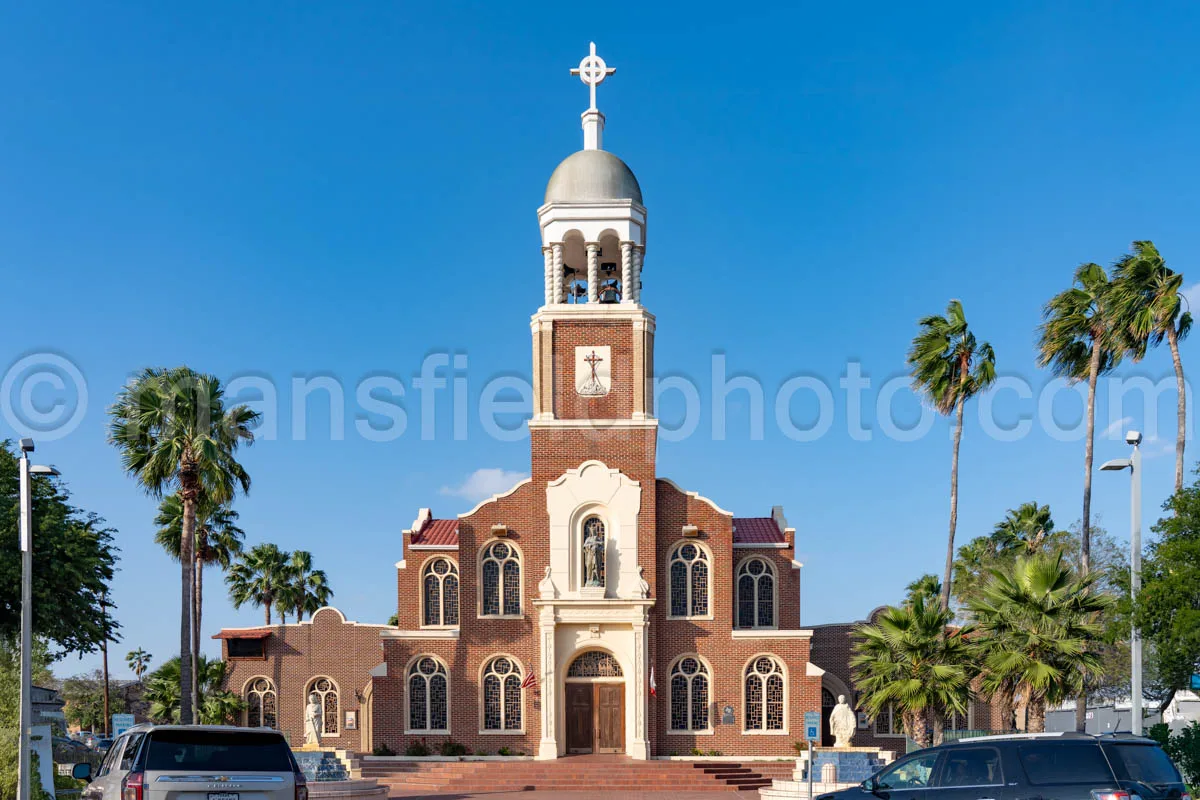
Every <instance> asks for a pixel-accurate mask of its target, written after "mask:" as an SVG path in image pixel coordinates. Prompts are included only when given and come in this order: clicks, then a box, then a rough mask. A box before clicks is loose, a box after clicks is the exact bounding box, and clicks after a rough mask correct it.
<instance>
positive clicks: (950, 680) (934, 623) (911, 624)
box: [850, 596, 972, 747]
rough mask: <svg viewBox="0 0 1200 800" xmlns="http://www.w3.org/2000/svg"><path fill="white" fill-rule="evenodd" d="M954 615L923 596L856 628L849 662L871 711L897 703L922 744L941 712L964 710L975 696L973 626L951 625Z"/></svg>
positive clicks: (912, 734) (875, 713) (907, 730)
mask: <svg viewBox="0 0 1200 800" xmlns="http://www.w3.org/2000/svg"><path fill="white" fill-rule="evenodd" d="M953 617H954V615H953V614H952V613H951V612H950V611H949V610H946V609H941V608H939V607H938V606H936V605H934V604H933V603H932V602H930V603H928V604H927V603H926V600H925V598H924V597H921V596H918V597H916V598H914V599H913V602H912V604H911V605H907V606H904V607H903V608H888V609H887V610H885V611H884V612H883V613H882V614H880V615H879V616H878V618H877V619H876V621H875V622H874V623H873V624H870V625H863V626H860V627H859V628H858V629H857V630H856V631H855V640H856V641H855V643H854V648H853V655H852V656H851V658H850V668H851V669H852V670H853V672H854V681H855V683H856V684H857V685H858V687H859V688H860V689H861V690H862V692H863V698H862V702H863V707H864V708H865V709H866V711H867V713H868V714H870V715H871V716H872V717H877V716H878V715H879V714H882V713H886V712H887V710H888V708H889V707H891V708H893V709H895V711H896V712H898V713H899V714H900V715H901V719H902V720H903V721H904V732H905V734H907V735H908V737H909V738H911V739H913V740H914V741H916V742H917V743H918V744H919V745H920V746H921V747H927V746H928V745H929V730H930V729H931V728H934V729H939V728H940V726H938V725H937V724H936V723H937V720H939V719H940V717H941V714H943V713H945V712H953V713H957V714H963V715H965V714H966V713H967V708H968V704H969V703H970V700H971V677H972V666H971V664H972V652H971V647H970V645H969V644H968V640H967V637H968V635H969V633H970V630H969V629H968V628H958V629H955V628H950V627H949V626H950V623H951V621H952V620H953ZM935 744H938V742H935Z"/></svg>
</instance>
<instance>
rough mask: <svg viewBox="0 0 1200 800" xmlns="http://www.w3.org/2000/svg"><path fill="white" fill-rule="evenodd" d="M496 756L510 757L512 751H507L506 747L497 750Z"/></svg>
mask: <svg viewBox="0 0 1200 800" xmlns="http://www.w3.org/2000/svg"><path fill="white" fill-rule="evenodd" d="M496 755H498V756H511V755H512V750H509V749H508V748H507V747H501V748H500V749H499V750H497V751H496Z"/></svg>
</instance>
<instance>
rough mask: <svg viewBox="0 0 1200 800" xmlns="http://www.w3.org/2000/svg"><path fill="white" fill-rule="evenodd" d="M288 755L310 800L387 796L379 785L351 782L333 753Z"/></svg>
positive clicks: (371, 799) (359, 780) (312, 751)
mask: <svg viewBox="0 0 1200 800" xmlns="http://www.w3.org/2000/svg"><path fill="white" fill-rule="evenodd" d="M292 755H294V756H295V757H296V764H297V765H298V766H299V767H300V771H301V772H302V773H304V779H305V780H306V781H308V796H309V798H310V800H386V798H387V796H388V789H387V787H386V786H380V785H379V781H376V780H374V779H364V778H351V777H350V772H349V770H348V769H347V768H346V762H344V761H343V760H342V758H341V757H340V756H339V754H338V753H337V751H334V750H315V749H305V748H302V749H300V750H293V751H292ZM343 755H344V754H343Z"/></svg>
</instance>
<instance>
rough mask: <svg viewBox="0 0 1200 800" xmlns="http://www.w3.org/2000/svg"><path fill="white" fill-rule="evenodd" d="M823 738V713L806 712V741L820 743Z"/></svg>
mask: <svg viewBox="0 0 1200 800" xmlns="http://www.w3.org/2000/svg"><path fill="white" fill-rule="evenodd" d="M820 738H821V712H820V711H805V712H804V739H805V741H809V742H816V741H819V740H820Z"/></svg>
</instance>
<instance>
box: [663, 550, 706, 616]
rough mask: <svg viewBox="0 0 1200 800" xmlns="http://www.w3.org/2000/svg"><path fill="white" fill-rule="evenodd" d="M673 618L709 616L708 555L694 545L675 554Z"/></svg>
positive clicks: (673, 563) (672, 567)
mask: <svg viewBox="0 0 1200 800" xmlns="http://www.w3.org/2000/svg"><path fill="white" fill-rule="evenodd" d="M670 573H671V616H672V617H703V616H705V615H706V614H708V553H707V552H705V551H704V549H703V548H702V547H700V546H699V545H697V544H693V543H692V542H684V543H682V544H680V545H679V546H678V547H676V548H675V549H674V550H673V551H671V563H670Z"/></svg>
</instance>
